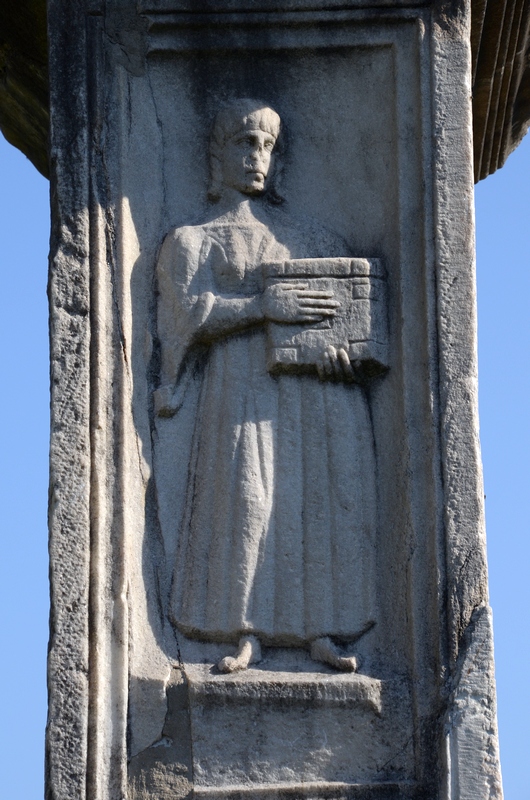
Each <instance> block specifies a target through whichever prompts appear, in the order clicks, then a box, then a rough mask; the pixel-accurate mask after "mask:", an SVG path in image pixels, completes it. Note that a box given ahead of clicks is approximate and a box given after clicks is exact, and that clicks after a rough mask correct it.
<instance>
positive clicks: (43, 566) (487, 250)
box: [0, 136, 530, 800]
mask: <svg viewBox="0 0 530 800" xmlns="http://www.w3.org/2000/svg"><path fill="white" fill-rule="evenodd" d="M0 167H1V174H2V191H1V193H0V268H1V270H2V281H3V290H2V292H1V294H0V335H1V339H0V340H1V342H2V343H3V345H2V349H1V359H2V375H3V381H2V392H0V428H1V430H0V437H1V439H0V440H1V442H2V447H1V448H0V476H1V480H0V503H1V505H0V507H1V508H2V535H1V537H0V552H1V558H0V631H1V641H2V645H3V646H2V658H1V659H0V691H1V708H2V714H1V725H0V774H1V775H2V788H3V796H4V797H6V798H9V800H33V798H35V800H37V799H38V798H41V797H42V796H43V752H44V725H45V718H46V646H47V636H48V584H47V578H48V566H47V532H46V503H47V483H48V463H47V459H48V426H49V411H48V329H47V301H46V271H47V251H48V229H49V222H48V214H49V212H48V183H47V181H46V180H45V179H44V178H42V177H41V176H40V175H39V174H38V173H37V171H36V170H35V169H34V167H33V166H32V165H31V164H30V162H29V161H28V160H27V159H26V158H25V157H24V156H23V155H21V153H19V152H18V151H17V150H15V149H14V148H12V147H11V146H10V145H9V144H7V142H6V141H5V140H4V139H3V138H2V137H1V136H0ZM529 176H530V137H528V138H527V139H526V140H525V141H524V142H523V144H522V145H521V146H520V148H519V149H518V150H517V151H516V152H515V153H514V154H513V155H512V156H510V158H509V160H508V163H507V165H506V166H505V167H504V168H503V169H502V170H500V171H499V172H498V173H496V174H495V175H493V176H491V177H490V178H488V179H487V180H486V181H483V182H482V183H481V184H479V186H478V187H477V192H476V208H477V272H478V298H479V355H480V412H481V440H482V448H483V458H484V473H485V487H486V488H485V491H486V498H487V499H486V514H487V526H488V554H489V568H490V591H491V602H492V605H493V610H494V623H495V646H496V665H497V666H496V668H497V685H498V700H499V726H500V736H501V757H502V765H503V774H504V786H505V796H506V799H507V800H530V781H529V779H528V777H527V767H526V764H527V759H528V753H529V752H530V691H529V689H528V664H529V662H530V625H529V623H528V620H527V619H526V617H525V615H524V614H523V611H522V610H524V608H526V605H527V603H528V595H527V590H528V587H529V585H530V575H529V571H530V535H529V534H530V526H529V516H530V466H529V463H530V459H529V452H530V415H529V413H528V396H529V394H530V376H529V364H530V358H529V356H530V314H529V313H528V305H529V297H530V201H529V199H528V186H529Z"/></svg>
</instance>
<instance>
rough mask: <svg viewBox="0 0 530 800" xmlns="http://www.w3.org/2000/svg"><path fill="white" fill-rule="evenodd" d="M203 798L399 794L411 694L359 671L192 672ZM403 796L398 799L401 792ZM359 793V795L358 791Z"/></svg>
mask: <svg viewBox="0 0 530 800" xmlns="http://www.w3.org/2000/svg"><path fill="white" fill-rule="evenodd" d="M185 673H186V678H187V681H188V692H189V704H190V722H191V736H192V752H193V775H194V786H195V794H196V796H197V797H201V798H202V797H204V798H207V797H212V798H213V797H215V798H223V799H224V798H227V800H228V798H231V800H232V799H233V800H236V798H243V797H249V798H250V797H252V798H254V799H255V800H261V798H263V800H265V799H267V800H268V799H269V798H280V797H284V796H285V797H304V798H306V797H307V798H321V797H322V798H328V797H330V798H331V797H333V798H341V797H345V798H346V797H348V798H349V797H364V796H367V795H366V794H365V790H366V791H368V786H369V787H371V788H370V792H371V793H370V795H369V796H370V797H371V798H376V797H377V798H379V797H381V798H386V797H389V798H390V797H401V796H403V795H402V793H401V790H400V789H399V786H398V784H399V783H400V782H403V781H405V782H406V781H409V780H410V779H411V778H412V774H411V770H412V735H411V730H412V728H411V724H410V720H409V719H408V713H407V710H406V709H407V704H408V701H407V696H408V692H407V688H406V685H405V684H404V683H403V682H401V681H381V680H378V679H375V678H370V677H367V676H365V675H358V674H354V675H352V674H337V673H329V674H328V673H325V672H291V671H289V672H280V671H269V670H266V669H249V670H248V671H246V672H245V673H238V674H236V675H220V674H216V672H215V670H214V668H212V667H210V666H209V665H202V664H201V665H193V666H190V665H188V666H186V668H185ZM396 792H397V793H396ZM359 793H360V794H359Z"/></svg>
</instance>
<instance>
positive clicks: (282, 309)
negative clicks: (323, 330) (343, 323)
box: [263, 283, 340, 323]
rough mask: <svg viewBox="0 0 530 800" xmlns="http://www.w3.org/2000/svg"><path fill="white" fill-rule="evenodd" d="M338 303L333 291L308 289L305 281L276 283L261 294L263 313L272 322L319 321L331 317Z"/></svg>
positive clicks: (335, 311) (338, 305)
mask: <svg viewBox="0 0 530 800" xmlns="http://www.w3.org/2000/svg"><path fill="white" fill-rule="evenodd" d="M339 307H340V303H339V302H338V301H337V300H334V299H333V292H331V291H319V290H316V289H309V288H308V285H307V284H306V283H276V284H273V285H272V286H268V287H267V288H266V289H265V292H264V295H263V313H264V316H265V318H266V319H270V320H273V321H274V322H289V323H304V322H313V323H315V322H321V321H322V320H323V319H324V318H325V317H333V316H335V314H336V313H337V309H338V308H339Z"/></svg>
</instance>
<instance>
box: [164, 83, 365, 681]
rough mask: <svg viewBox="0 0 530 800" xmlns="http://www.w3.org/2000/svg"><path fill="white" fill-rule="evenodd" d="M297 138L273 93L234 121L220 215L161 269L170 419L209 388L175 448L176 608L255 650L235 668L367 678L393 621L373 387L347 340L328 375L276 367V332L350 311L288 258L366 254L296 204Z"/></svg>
mask: <svg viewBox="0 0 530 800" xmlns="http://www.w3.org/2000/svg"><path fill="white" fill-rule="evenodd" d="M280 129H281V121H280V117H279V116H278V114H277V113H276V112H275V111H274V110H272V109H271V108H269V107H267V106H266V105H264V104H263V103H260V102H258V101H253V100H248V99H243V100H237V101H235V102H233V103H231V104H230V105H228V106H226V107H225V108H223V109H222V110H221V111H220V112H219V114H218V116H217V118H216V120H215V124H214V128H213V133H212V138H211V178H212V179H211V186H210V195H209V196H210V199H211V200H212V207H211V210H210V212H209V213H208V215H207V216H206V217H205V218H204V219H202V220H201V221H200V222H198V223H197V224H193V225H188V226H184V227H179V228H176V229H175V230H173V231H171V232H170V233H169V234H168V236H167V237H166V239H165V241H164V244H163V246H162V249H161V252H160V256H159V259H158V264H157V281H158V335H159V338H160V343H161V359H162V362H161V363H162V366H161V386H160V388H159V389H158V390H157V392H156V394H155V410H156V412H157V413H158V414H159V415H160V416H161V417H164V416H166V417H167V416H172V415H175V414H176V415H178V414H179V413H181V409H182V406H183V404H184V403H185V399H186V396H187V393H189V392H193V391H195V393H196V400H195V401H194V405H193V411H192V412H191V413H192V417H193V418H192V423H191V424H192V426H193V435H192V437H188V438H189V439H190V446H189V448H188V449H187V450H186V449H185V448H183V449H182V450H181V451H180V452H179V453H175V455H174V457H175V458H181V459H182V458H184V459H185V460H186V464H187V478H186V490H185V493H184V494H185V497H184V500H183V503H182V508H181V516H180V518H179V519H176V520H175V535H178V549H177V559H176V563H175V566H174V574H173V583H172V591H171V599H170V612H169V613H170V617H171V620H172V622H173V624H174V625H175V626H176V628H177V629H178V630H180V631H182V632H183V633H184V634H185V635H186V636H188V637H192V638H198V639H201V640H204V641H217V642H226V643H239V648H238V651H237V653H236V655H235V656H233V657H231V656H229V657H226V658H224V659H223V660H222V661H221V662H220V664H219V668H220V669H221V670H222V671H234V670H238V669H244V668H246V667H247V666H248V665H249V664H250V663H252V662H255V661H257V660H259V658H260V643H262V644H265V645H272V646H295V647H307V648H309V649H310V652H311V654H312V656H313V658H314V659H316V660H319V661H324V662H327V663H329V664H331V665H333V666H335V667H337V668H339V669H344V670H352V671H354V670H356V669H357V660H356V657H355V656H354V655H353V654H352V653H351V643H353V642H354V641H355V640H356V639H357V638H358V637H359V636H360V635H361V634H362V633H363V632H365V631H366V630H368V629H369V628H370V627H371V626H372V625H373V624H374V622H375V617H376V611H375V600H374V567H375V546H376V542H375V538H376V492H375V459H374V450H373V437H372V431H371V422H370V414H369V409H368V405H367V399H366V393H365V390H364V389H363V387H362V385H360V384H359V383H358V382H357V368H358V367H359V364H357V365H355V364H352V363H351V361H350V358H349V355H348V343H347V342H344V347H334V346H331V345H328V346H326V347H323V348H322V353H321V358H320V360H319V363H318V375H317V374H316V372H315V374H314V375H311V374H299V375H298V374H297V375H291V374H274V375H273V374H271V373H270V372H269V371H268V369H267V360H266V349H267V346H266V345H267V342H266V339H267V336H266V327H267V324H269V323H270V322H274V323H275V324H281V325H285V326H292V325H300V324H303V325H306V326H308V327H311V326H318V325H319V324H320V323H322V322H323V321H325V320H332V319H333V317H334V315H335V314H336V313H337V311H338V306H339V303H338V301H337V300H336V299H335V298H334V296H333V292H332V291H330V290H326V291H325V290H315V289H311V288H309V287H308V284H307V283H306V282H304V281H303V280H300V281H294V282H288V281H287V282H286V281H283V282H280V283H270V281H265V280H264V277H263V265H264V264H267V263H270V262H279V261H282V260H285V259H301V258H306V259H307V258H332V257H341V256H348V255H350V254H349V253H348V247H347V245H346V244H345V242H344V241H343V240H342V239H341V238H340V237H338V236H336V235H335V234H333V233H331V232H329V231H328V230H325V229H324V228H323V227H321V226H320V225H319V224H317V223H315V222H313V221H311V220H310V219H305V218H302V219H299V218H295V217H294V216H293V215H292V214H290V213H289V211H288V210H287V209H286V207H285V205H284V204H283V202H282V199H281V196H280V193H279V187H278V177H279V175H280V173H281V158H282V148H281V141H280ZM308 169H310V165H309V164H308ZM194 387H195V388H194ZM186 419H187V421H186V422H184V421H183V425H184V424H186V425H189V424H190V422H189V414H188V416H187V417H186Z"/></svg>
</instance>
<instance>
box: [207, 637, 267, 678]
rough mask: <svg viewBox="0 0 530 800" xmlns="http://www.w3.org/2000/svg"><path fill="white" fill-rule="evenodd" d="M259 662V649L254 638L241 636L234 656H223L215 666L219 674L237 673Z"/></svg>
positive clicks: (258, 644)
mask: <svg viewBox="0 0 530 800" xmlns="http://www.w3.org/2000/svg"><path fill="white" fill-rule="evenodd" d="M258 661H261V647H260V643H259V639H257V638H256V637H255V636H242V637H241V639H240V640H239V647H238V648H237V653H236V654H235V656H225V658H223V659H221V661H220V662H219V663H218V665H217V669H218V670H219V671H220V672H238V671H239V670H241V669H247V667H248V666H249V664H256V663H257V662H258Z"/></svg>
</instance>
